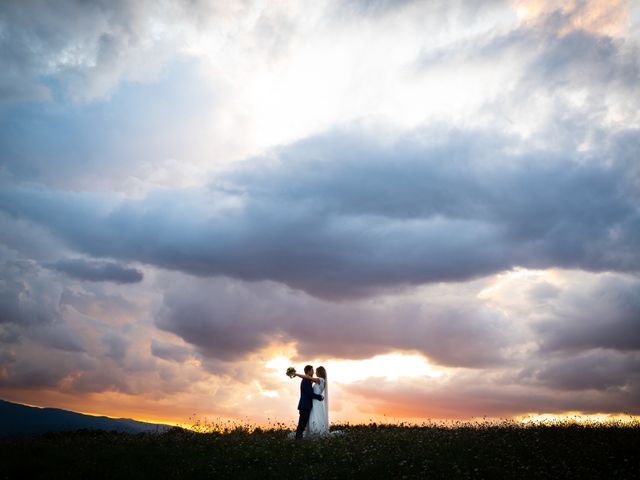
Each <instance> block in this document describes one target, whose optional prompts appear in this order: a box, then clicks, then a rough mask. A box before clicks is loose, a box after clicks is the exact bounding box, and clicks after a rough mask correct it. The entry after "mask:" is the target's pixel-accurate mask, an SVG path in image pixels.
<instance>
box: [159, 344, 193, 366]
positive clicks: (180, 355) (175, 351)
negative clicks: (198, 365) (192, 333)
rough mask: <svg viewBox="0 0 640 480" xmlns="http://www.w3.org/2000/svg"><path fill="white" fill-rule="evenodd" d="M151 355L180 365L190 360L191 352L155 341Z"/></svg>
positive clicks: (184, 348) (179, 346)
mask: <svg viewBox="0 0 640 480" xmlns="http://www.w3.org/2000/svg"><path fill="white" fill-rule="evenodd" d="M151 354H152V355H155V356H156V357H158V358H162V359H164V360H169V361H172V362H179V363H180V362H184V361H185V360H186V359H187V358H189V356H190V355H191V351H190V350H189V349H188V348H186V347H183V346H181V345H176V344H174V343H167V342H160V341H159V340H156V339H153V340H152V341H151Z"/></svg>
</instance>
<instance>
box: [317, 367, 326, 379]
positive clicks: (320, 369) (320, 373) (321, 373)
mask: <svg viewBox="0 0 640 480" xmlns="http://www.w3.org/2000/svg"><path fill="white" fill-rule="evenodd" d="M316 375H318V376H319V377H322V378H324V379H325V380H326V379H327V371H326V370H325V369H324V367H318V368H316Z"/></svg>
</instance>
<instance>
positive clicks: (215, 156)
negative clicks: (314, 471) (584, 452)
mask: <svg viewBox="0 0 640 480" xmlns="http://www.w3.org/2000/svg"><path fill="white" fill-rule="evenodd" d="M638 32H640V8H639V6H638V5H637V4H636V2H627V1H624V0H620V1H617V0H616V1H611V2H604V1H599V0H587V1H570V2H562V4H558V2H551V1H545V0H513V1H506V0H504V1H503V0H496V1H490V2H475V3H474V2H450V1H445V0H436V1H429V2H415V1H402V2H390V1H384V0H380V1H368V0H367V1H361V0H357V1H348V2H343V1H339V2H338V1H326V2H319V3H316V4H313V5H311V6H310V5H303V4H301V3H299V2H288V1H283V2H266V3H264V2H263V3H260V2H252V1H248V2H240V3H237V2H236V3H229V2H189V3H185V2H181V1H171V0H169V1H166V2H162V3H161V4H158V3H157V2H148V1H146V0H145V1H136V2H134V1H124V0H123V1H117V2H111V3H105V2H100V1H85V2H77V1H72V0H63V1H60V2H56V3H55V4H53V3H51V4H50V3H46V2H27V3H25V2H19V1H5V2H2V5H1V6H0V64H2V66H3V68H2V69H1V71H0V267H1V268H0V394H1V396H2V397H3V398H5V397H6V398H7V399H12V400H16V401H25V402H29V403H36V404H38V403H39V402H40V403H43V402H47V403H48V402H50V404H52V405H55V406H60V407H63V408H75V409H78V410H81V411H88V412H91V411H92V412H95V413H103V414H110V415H117V414H120V415H125V416H131V415H135V416H137V417H139V418H144V419H149V418H152V416H153V415H156V417H157V419H158V420H162V419H166V420H171V421H185V419H186V417H187V416H188V415H192V414H193V413H194V412H196V411H199V412H201V413H206V414H207V415H210V416H213V415H222V416H225V417H236V418H237V417H244V416H247V417H250V418H252V419H261V420H266V418H271V419H276V418H288V416H289V415H290V414H292V412H291V411H292V410H295V409H293V408H292V407H293V406H295V405H294V404H295V402H294V401H293V400H292V398H293V397H295V395H296V385H294V384H293V383H292V382H287V381H286V379H285V378H283V375H282V370H283V368H285V367H286V366H288V365H289V364H295V365H298V364H304V363H308V362H313V363H314V364H320V363H319V362H321V363H322V364H324V365H325V366H327V367H328V368H329V370H330V372H331V373H330V378H332V379H335V383H334V384H333V386H332V388H333V390H332V395H333V397H332V403H331V409H332V416H333V418H337V419H340V420H345V421H347V420H353V419H357V420H362V419H367V418H370V417H375V418H378V417H379V416H382V415H384V414H387V415H389V416H395V417H407V418H424V417H434V418H436V417H440V418H441V417H455V418H458V417H468V416H471V415H490V416H511V415H522V414H527V413H530V412H547V413H552V412H565V411H582V412H590V413H606V412H608V413H620V412H627V413H632V414H640V412H639V411H638V408H637V405H639V404H640V373H639V372H640V357H639V355H640V336H639V332H640V323H639V321H640V303H639V300H638V299H640V255H638V252H639V251H640V249H639V247H640V163H639V162H638V158H637V157H638V152H640V35H639V34H638ZM381 362H382V363H381ZM381 365H384V368H382V367H381ZM396 366H397V368H396ZM293 414H295V411H293Z"/></svg>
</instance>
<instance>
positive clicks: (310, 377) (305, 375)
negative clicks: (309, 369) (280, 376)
mask: <svg viewBox="0 0 640 480" xmlns="http://www.w3.org/2000/svg"><path fill="white" fill-rule="evenodd" d="M295 376H296V377H300V378H306V379H307V380H311V381H312V382H315V383H320V379H319V378H316V377H312V376H310V375H307V374H306V373H296V374H295Z"/></svg>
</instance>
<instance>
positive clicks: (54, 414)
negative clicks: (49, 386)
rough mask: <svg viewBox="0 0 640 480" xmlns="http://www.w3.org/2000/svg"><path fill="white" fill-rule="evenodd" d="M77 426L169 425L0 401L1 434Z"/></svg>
mask: <svg viewBox="0 0 640 480" xmlns="http://www.w3.org/2000/svg"><path fill="white" fill-rule="evenodd" d="M80 428H86V429H89V430H107V431H108V430H117V431H119V432H128V433H140V432H158V433H161V432H164V431H166V430H169V429H170V428H172V427H171V426H170V425H163V424H159V423H146V422H139V421H137V420H132V419H130V418H109V417H94V416H92V415H84V414H82V413H77V412H71V411H69V410H62V409H59V408H39V407H29V406H27V405H21V404H19V403H12V402H7V401H5V400H0V436H3V437H6V436H12V437H13V436H30V435H38V434H41V433H46V432H60V431H64V430H77V429H80Z"/></svg>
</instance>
